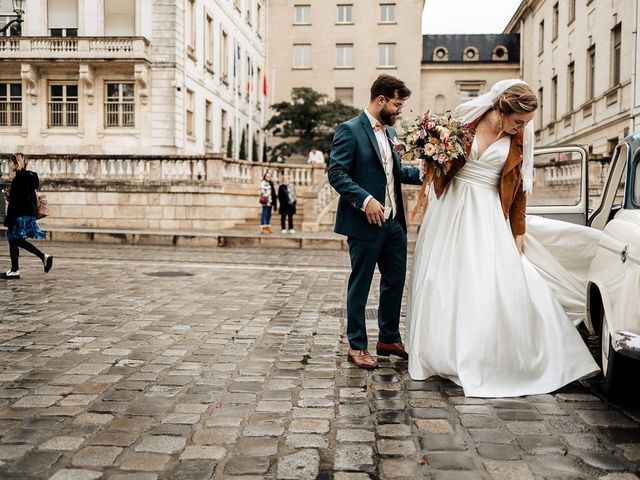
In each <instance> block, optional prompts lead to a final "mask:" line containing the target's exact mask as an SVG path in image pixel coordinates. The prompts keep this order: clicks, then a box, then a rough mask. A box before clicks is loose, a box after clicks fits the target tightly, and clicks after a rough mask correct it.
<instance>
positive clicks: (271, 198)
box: [260, 172, 278, 234]
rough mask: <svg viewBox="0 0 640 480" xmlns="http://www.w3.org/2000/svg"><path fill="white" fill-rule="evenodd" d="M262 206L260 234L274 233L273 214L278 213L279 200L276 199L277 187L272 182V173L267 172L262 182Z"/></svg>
mask: <svg viewBox="0 0 640 480" xmlns="http://www.w3.org/2000/svg"><path fill="white" fill-rule="evenodd" d="M260 205H262V214H261V216H260V233H261V234H265V233H267V234H268V233H273V231H272V230H271V212H272V211H276V209H277V206H278V199H277V197H276V187H274V186H273V182H272V181H271V172H266V173H265V174H264V175H263V176H262V180H260Z"/></svg>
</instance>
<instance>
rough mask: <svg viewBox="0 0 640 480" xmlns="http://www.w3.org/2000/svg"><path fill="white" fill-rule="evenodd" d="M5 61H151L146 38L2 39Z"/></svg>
mask: <svg viewBox="0 0 640 480" xmlns="http://www.w3.org/2000/svg"><path fill="white" fill-rule="evenodd" d="M0 52H2V58H3V59H12V60H13V59H22V60H30V59H39V58H47V59H50V58H51V55H52V54H55V56H56V58H58V59H60V60H82V59H108V60H147V61H148V60H149V58H150V46H149V41H148V40H147V39H146V38H143V37H6V38H2V37H0Z"/></svg>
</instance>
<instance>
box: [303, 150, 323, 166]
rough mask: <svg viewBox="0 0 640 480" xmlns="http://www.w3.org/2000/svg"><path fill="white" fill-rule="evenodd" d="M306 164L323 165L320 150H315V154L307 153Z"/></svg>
mask: <svg viewBox="0 0 640 480" xmlns="http://www.w3.org/2000/svg"><path fill="white" fill-rule="evenodd" d="M307 163H324V155H323V154H322V152H321V151H320V150H316V151H315V152H309V157H308V158H307Z"/></svg>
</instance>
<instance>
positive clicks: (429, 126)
mask: <svg viewBox="0 0 640 480" xmlns="http://www.w3.org/2000/svg"><path fill="white" fill-rule="evenodd" d="M434 128H436V124H435V123H433V122H427V130H433V129H434Z"/></svg>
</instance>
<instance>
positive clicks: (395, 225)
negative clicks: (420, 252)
mask: <svg viewBox="0 0 640 480" xmlns="http://www.w3.org/2000/svg"><path fill="white" fill-rule="evenodd" d="M347 242H348V244H349V257H350V259H351V275H350V276H349V285H348V290H347V338H348V340H349V345H350V346H351V348H352V349H354V350H363V349H366V348H367V346H368V340H367V329H366V322H365V308H366V306H367V298H368V296H369V290H370V289H371V282H372V281H373V274H374V271H375V268H376V265H378V270H379V271H380V275H381V279H380V300H379V304H378V328H379V333H378V339H379V340H380V341H381V342H383V343H394V342H399V341H401V339H400V328H399V326H400V308H401V306H402V292H403V290H404V282H405V276H406V273H407V234H406V233H405V231H404V229H403V228H402V226H401V225H400V223H399V222H398V221H396V220H395V219H391V220H387V221H386V222H385V223H384V224H383V225H382V227H380V232H379V233H378V234H377V235H376V236H375V237H373V238H370V239H367V240H361V239H357V238H353V237H349V238H348V239H347Z"/></svg>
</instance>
